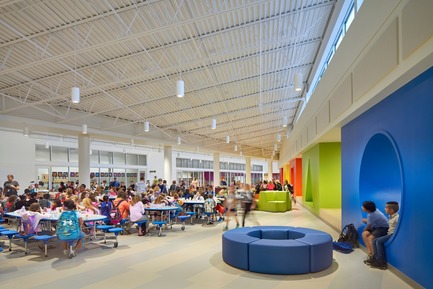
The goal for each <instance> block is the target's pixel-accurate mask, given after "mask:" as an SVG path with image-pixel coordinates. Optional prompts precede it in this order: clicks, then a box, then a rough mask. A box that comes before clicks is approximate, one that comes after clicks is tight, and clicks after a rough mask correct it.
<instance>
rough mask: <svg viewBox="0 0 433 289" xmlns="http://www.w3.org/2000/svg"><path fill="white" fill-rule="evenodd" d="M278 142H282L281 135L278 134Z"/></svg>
mask: <svg viewBox="0 0 433 289" xmlns="http://www.w3.org/2000/svg"><path fill="white" fill-rule="evenodd" d="M277 141H278V142H280V141H281V133H278V134H277Z"/></svg>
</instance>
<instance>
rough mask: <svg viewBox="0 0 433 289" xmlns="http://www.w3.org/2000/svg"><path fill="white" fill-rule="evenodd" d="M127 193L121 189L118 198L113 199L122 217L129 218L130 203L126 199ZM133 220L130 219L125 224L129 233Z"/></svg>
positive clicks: (124, 226)
mask: <svg viewBox="0 0 433 289" xmlns="http://www.w3.org/2000/svg"><path fill="white" fill-rule="evenodd" d="M126 198H127V196H126V193H125V192H124V191H123V190H119V191H118V193H117V198H116V199H115V200H114V201H113V205H114V206H116V207H117V208H118V209H119V212H120V214H121V215H122V219H128V218H129V210H130V204H129V201H128V200H127V199H126ZM132 225H133V224H132V222H130V221H128V222H126V223H125V224H124V225H123V228H124V229H125V232H126V233H129V229H130V228H131V227H132Z"/></svg>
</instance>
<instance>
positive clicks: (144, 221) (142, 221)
mask: <svg viewBox="0 0 433 289" xmlns="http://www.w3.org/2000/svg"><path fill="white" fill-rule="evenodd" d="M133 223H134V224H136V225H137V226H139V227H142V226H143V225H144V224H146V223H147V220H141V221H136V222H133ZM138 230H140V229H138ZM143 235H146V226H145V228H144V232H143Z"/></svg>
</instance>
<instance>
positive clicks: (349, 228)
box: [338, 224, 359, 248]
mask: <svg viewBox="0 0 433 289" xmlns="http://www.w3.org/2000/svg"><path fill="white" fill-rule="evenodd" d="M338 242H347V243H350V244H351V245H352V247H353V248H359V244H358V231H357V230H356V228H355V226H354V225H353V224H348V225H346V226H344V228H343V230H341V233H340V237H339V238H338Z"/></svg>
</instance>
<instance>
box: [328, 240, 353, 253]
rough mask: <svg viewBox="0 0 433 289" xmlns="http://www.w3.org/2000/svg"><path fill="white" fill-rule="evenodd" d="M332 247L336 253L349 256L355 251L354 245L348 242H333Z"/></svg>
mask: <svg viewBox="0 0 433 289" xmlns="http://www.w3.org/2000/svg"><path fill="white" fill-rule="evenodd" d="M332 247H333V249H334V250H335V251H337V252H340V253H344V254H349V253H351V252H352V251H353V248H352V244H351V243H348V242H333V243H332Z"/></svg>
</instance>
